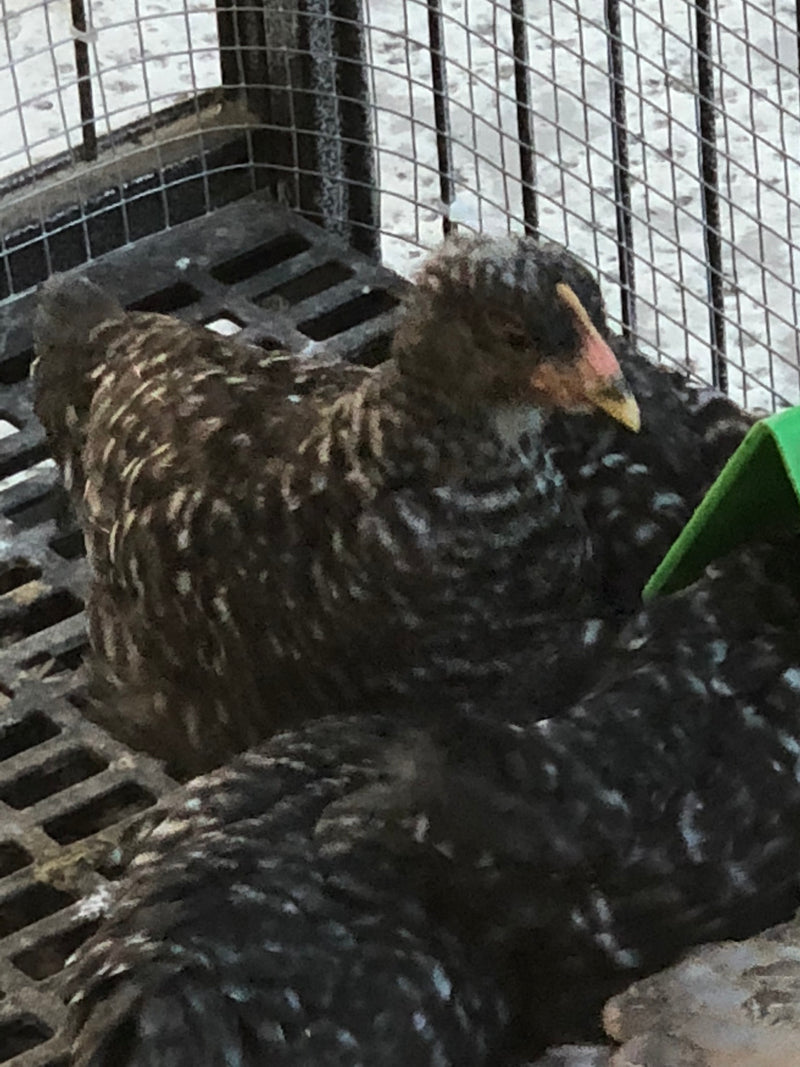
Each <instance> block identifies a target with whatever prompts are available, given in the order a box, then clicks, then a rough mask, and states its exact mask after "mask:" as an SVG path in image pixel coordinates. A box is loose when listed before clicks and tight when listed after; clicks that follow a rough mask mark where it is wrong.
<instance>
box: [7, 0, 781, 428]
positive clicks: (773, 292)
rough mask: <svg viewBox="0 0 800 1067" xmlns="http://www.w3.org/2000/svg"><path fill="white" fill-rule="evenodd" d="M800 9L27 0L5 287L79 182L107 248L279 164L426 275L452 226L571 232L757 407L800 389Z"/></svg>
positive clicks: (647, 0) (284, 185)
mask: <svg viewBox="0 0 800 1067" xmlns="http://www.w3.org/2000/svg"><path fill="white" fill-rule="evenodd" d="M797 20H798V6H797V4H796V3H789V2H784V0H771V2H763V0H762V2H760V3H755V2H751V0H716V2H714V0H696V2H693V0H676V2H674V3H670V4H666V3H665V0H637V2H636V3H635V4H634V3H632V2H630V0H605V2H604V3H603V4H602V5H601V4H599V3H589V2H588V0H553V2H552V3H547V4H540V3H536V2H534V0H402V2H400V0H282V2H276V0H262V2H259V3H252V2H251V3H249V4H245V3H238V2H236V0H225V2H220V3H219V4H217V5H214V4H212V3H210V2H209V0H184V3H182V4H181V3H178V2H176V0H121V2H116V0H92V2H91V3H89V0H70V3H67V2H66V0H48V2H45V3H33V4H32V3H25V2H22V0H4V4H3V33H2V38H0V100H2V101H3V105H2V110H0V144H2V148H0V179H3V180H4V181H5V188H6V192H5V195H3V196H2V199H0V229H2V230H4V231H5V232H6V238H7V239H6V245H5V252H6V255H5V257H4V259H5V261H6V262H5V269H4V272H3V273H4V274H5V275H6V277H5V288H6V290H7V291H8V293H9V294H13V293H15V292H17V291H19V287H20V283H22V284H24V283H25V282H28V284H30V279H28V278H25V277H23V278H21V279H20V280H17V279H16V278H15V277H13V272H11V271H10V270H9V267H8V258H9V256H8V253H9V252H11V251H16V252H17V253H19V251H20V249H21V248H25V247H26V242H27V244H28V245H34V244H36V243H37V241H38V242H40V243H42V245H43V250H44V261H45V262H44V265H45V268H46V269H47V270H49V269H53V267H55V266H58V257H57V256H56V257H55V259H54V257H52V256H49V255H48V250H49V246H50V245H51V244H52V243H54V242H57V239H58V235H59V233H60V229H61V228H62V227H63V226H65V225H66V224H67V220H66V219H64V220H61V224H59V220H58V219H56V221H55V222H54V221H53V220H52V218H51V216H52V211H51V207H52V206H53V205H54V204H55V205H59V183H61V184H62V187H63V188H62V191H64V192H67V187H68V188H69V191H70V193H71V198H68V200H67V203H68V204H69V206H71V208H72V212H73V215H72V216H71V217H70V219H69V224H70V225H72V226H73V227H74V226H75V224H76V220H77V224H79V225H80V227H82V228H83V230H84V231H88V230H89V229H90V227H91V228H92V229H93V233H94V235H95V239H94V240H92V238H91V235H89V234H88V233H87V232H84V238H83V239H84V245H85V258H94V257H95V256H96V255H97V253H98V252H100V253H102V251H104V250H106V244H107V245H109V246H111V245H113V244H114V243H115V242H116V243H129V242H132V241H135V240H136V239H137V238H138V237H139V236H141V235H142V234H143V232H144V231H145V229H146V228H147V226H146V225H145V223H142V222H141V221H140V216H142V215H143V214H144V215H146V214H147V212H146V211H145V210H144V208H145V204H149V203H151V202H152V200H153V198H154V196H158V197H159V198H160V200H161V205H160V215H161V219H160V222H161V224H162V225H163V226H165V227H169V226H173V225H176V224H178V223H179V222H180V221H183V219H184V218H185V217H188V216H189V215H190V214H191V213H193V212H197V211H198V210H201V211H204V212H208V211H211V210H213V208H214V207H216V206H218V205H219V203H221V202H224V200H225V199H226V198H233V197H235V196H241V195H243V194H245V193H247V192H251V191H253V190H254V189H255V188H258V187H259V186H262V185H267V186H268V187H270V188H271V189H272V191H273V193H274V195H275V196H277V197H278V198H280V199H281V200H282V201H284V202H286V203H289V204H291V205H293V206H298V207H300V208H303V207H304V204H305V203H307V201H308V200H309V199H311V200H316V203H315V207H316V209H317V214H318V215H320V217H322V218H323V220H324V223H325V225H326V228H328V229H329V230H331V231H332V232H334V233H337V232H338V233H339V234H340V235H341V236H342V237H343V238H350V239H352V238H353V237H354V236H355V238H356V241H358V240H359V239H361V240H362V241H363V242H366V241H367V240H368V235H367V233H366V231H367V230H374V231H375V234H376V236H377V238H378V239H377V240H376V241H375V242H374V244H375V246H376V247H377V248H378V249H379V251H380V255H381V257H382V259H383V262H384V263H385V264H386V265H387V266H389V267H391V268H393V269H395V270H397V271H399V272H400V273H401V274H404V275H405V274H409V273H410V272H411V271H412V270H413V267H414V264H415V261H416V260H417V259H418V257H419V256H420V255H421V252H422V250H423V249H425V248H427V247H430V246H431V245H434V244H435V243H436V242H437V241H438V240H439V239H440V237H441V234H442V232H443V231H446V230H447V229H448V227H449V225H450V224H451V223H458V224H459V225H462V226H469V227H474V228H478V229H482V230H485V231H489V232H494V231H502V230H505V229H511V230H521V229H528V230H529V231H532V232H536V233H539V234H541V235H542V236H543V237H545V238H548V239H553V240H557V241H561V242H564V243H565V244H567V245H568V246H569V247H570V248H572V249H573V250H574V251H575V252H576V253H577V254H579V255H580V256H582V257H583V258H585V259H586V260H587V261H588V262H589V263H591V264H593V265H594V266H596V267H597V268H598V269H599V271H600V272H601V274H602V276H603V278H604V282H605V288H606V292H607V294H608V300H609V308H610V311H611V314H612V317H613V319H614V321H615V324H616V325H617V326H618V327H619V328H623V329H625V330H626V331H630V332H631V333H632V334H633V335H634V337H635V338H636V340H637V342H638V343H639V344H640V346H641V347H642V349H643V350H644V351H646V352H647V353H648V354H650V355H652V356H653V357H654V358H657V359H667V360H672V361H675V362H678V363H681V364H683V365H685V366H687V367H688V368H689V369H690V370H692V371H693V372H694V373H696V374H697V375H698V376H699V377H701V378H704V379H706V380H709V381H715V382H716V383H717V384H721V385H723V386H725V387H727V388H728V390H729V392H730V393H731V395H732V396H733V397H734V398H735V399H737V400H738V401H740V402H742V403H743V404H744V405H745V406H748V407H751V408H752V407H759V408H774V407H775V406H780V405H782V404H785V403H791V402H796V401H797V400H798V398H800V376H799V375H798V343H797V331H796V327H795V322H796V312H797V270H798V267H797V261H796V260H797V252H796V249H795V241H794V235H795V233H796V231H797V227H798V225H800V222H799V221H798V182H799V181H800V178H798V171H797V154H798V147H797V146H798V144H799V143H800V139H799V138H798V133H800V129H799V128H798V127H799V126H800V106H799V105H798V46H797ZM348 34H349V36H350V38H351V40H350V41H349V43H347V45H346V47H344V46H343V41H344V40H345V39H346V38H347V36H348ZM337 49H338V52H337ZM348 108H349V110H350V112H351V114H350V116H349V118H348V117H347V115H346V114H345V112H346V111H347V110H348ZM359 111H360V112H361V115H362V119H361V121H360V122H354V121H353V115H354V114H355V113H357V112H359ZM232 141H236V142H238V145H237V149H236V151H234V152H231V151H228V152H227V154H226V153H225V152H222V151H220V152H217V153H216V154H215V148H216V147H217V146H220V145H225V144H227V145H228V147H229V148H230V143H231V142H232ZM303 141H312V142H314V146H313V149H312V150H311V151H310V152H308V151H305V150H304V147H303V144H302V143H301V142H303ZM359 150H360V151H359ZM189 155H191V156H193V157H194V166H193V167H192V168H189V169H186V167H184V170H183V171H181V170H180V168H179V167H178V168H176V167H175V166H174V163H175V161H176V160H181V159H182V160H184V162H185V160H186V159H187V158H188V156H189ZM142 164H144V166H142ZM59 167H60V169H59ZM137 167H138V169H140V170H142V171H143V173H141V174H139V175H138V179H139V182H140V183H141V184H140V185H139V187H138V188H134V187H132V185H133V184H135V183H134V182H133V179H135V178H136V177H137V174H136V171H137ZM48 168H49V169H50V170H51V171H52V175H51V177H50V178H49V179H48V178H46V177H45V178H44V179H40V180H39V181H38V182H32V181H31V180H30V179H31V176H32V175H33V174H34V173H37V172H38V173H46V172H47V170H48ZM68 177H69V181H68ZM315 184H316V185H317V186H318V188H317V190H316V191H312V192H311V193H309V192H308V190H309V188H311V187H312V186H313V185H315ZM95 190H97V191H96V192H95ZM373 192H374V193H375V194H376V195H375V196H373ZM101 194H102V195H104V196H105V198H106V199H105V200H102V196H101ZM98 198H99V199H98ZM375 200H377V204H375V203H374V201H375ZM120 201H124V202H125V203H126V205H127V206H126V207H125V209H124V210H122V211H121V212H120V213H119V216H117V214H116V213H115V211H114V210H113V209H115V208H116V207H117V205H118V203H119V202H120ZM188 201H192V203H191V204H187V202H188ZM358 201H360V202H361V207H359V208H358V210H354V203H356V202H358ZM59 206H61V207H64V203H61V204H60V205H59ZM76 213H77V214H76ZM311 214H312V215H313V214H314V212H313V211H312V212H311ZM112 216H113V217H112ZM6 219H8V220H9V222H8V223H7V222H6ZM23 221H24V222H27V223H28V224H29V225H28V230H29V231H30V232H29V233H27V234H25V232H22V233H20V229H19V227H17V226H16V225H15V224H17V223H19V222H23ZM104 222H105V223H107V225H106V227H105V228H106V229H113V228H114V227H115V226H116V228H117V229H118V230H119V233H116V234H107V235H106V236H107V241H106V244H104V243H103V241H102V240H98V239H97V237H96V234H97V231H98V230H99V229H103V228H104V227H103V223H104ZM37 223H38V224H39V232H36V224H37ZM42 228H44V229H45V230H46V231H47V232H46V237H45V239H44V240H42V233H41V231H42ZM23 231H24V228H23ZM362 231H363V232H362ZM9 237H10V238H11V244H9ZM76 255H77V254H76ZM74 258H76V256H75V255H74V256H73V259H74ZM70 265H72V264H70ZM23 273H24V272H23ZM37 280H38V279H37Z"/></svg>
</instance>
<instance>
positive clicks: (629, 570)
mask: <svg viewBox="0 0 800 1067" xmlns="http://www.w3.org/2000/svg"><path fill="white" fill-rule="evenodd" d="M611 344H612V348H613V349H614V351H615V353H616V355H617V357H618V359H619V362H620V366H621V367H622V370H623V373H624V374H625V378H626V380H627V381H628V382H629V384H630V386H631V389H632V391H633V393H634V395H635V396H636V399H637V402H638V404H639V407H640V409H641V416H642V428H641V432H640V433H638V434H630V433H625V432H623V433H620V432H619V431H618V429H617V428H616V427H615V426H614V424H613V423H612V422H611V421H610V420H602V421H601V420H598V419H596V418H595V417H594V416H593V415H585V416H582V417H580V418H571V419H569V420H567V419H563V418H560V417H559V416H558V415H556V416H554V417H553V418H552V419H550V421H549V422H548V425H547V428H546V431H545V440H546V442H547V444H548V446H550V447H551V448H552V449H553V457H554V462H555V463H556V466H557V467H558V469H559V470H560V471H562V473H563V474H564V477H565V478H566V481H567V484H568V486H569V488H570V492H571V494H572V497H573V500H574V502H575V504H576V506H577V507H578V509H579V510H580V511H581V512H582V514H583V515H584V517H585V519H586V522H587V525H588V528H589V532H590V537H591V541H592V545H593V549H594V558H595V563H596V565H597V567H598V569H599V571H600V573H601V587H602V593H601V596H600V598H599V601H598V604H599V606H600V608H601V609H602V613H603V614H604V615H606V616H609V615H612V616H613V615H614V614H616V615H620V616H625V615H628V614H630V613H631V612H633V611H635V610H636V609H637V608H638V606H639V603H640V594H641V591H642V588H643V587H644V585H645V583H646V582H647V580H648V578H649V577H650V576H651V575H652V573H653V571H654V570H655V569H656V567H657V566H658V564H659V563H660V562H661V560H662V559H663V557H664V554H665V553H666V551H667V549H668V548H669V547H670V545H671V544H672V542H673V541H674V540H675V539H676V538H677V536H678V534H679V533H680V532H681V530H682V529H683V527H684V526H685V525H686V523H687V522H688V520H689V519H690V518H691V516H692V513H693V512H694V510H695V508H696V507H697V506H698V504H699V503H700V501H701V500H702V499H703V496H704V495H705V493H706V492H707V490H708V489H709V487H710V486H711V483H712V482H713V481H714V479H715V478H716V477H717V475H718V474H719V473H720V471H721V470H722V468H723V466H724V465H725V463H726V462H727V461H728V459H729V458H730V457H731V455H732V454H733V452H734V451H735V450H736V448H737V447H738V446H739V445H740V444H741V442H742V440H743V439H744V436H745V434H746V433H747V431H748V430H749V428H750V427H751V425H752V424H753V421H754V420H753V418H752V416H750V415H748V414H747V413H746V412H744V411H742V409H741V408H739V407H738V406H737V405H736V404H734V403H733V401H731V400H729V399H728V398H727V397H726V396H723V395H722V394H720V393H719V392H716V391H715V390H713V389H711V388H709V387H706V386H702V385H700V384H699V383H694V382H692V381H691V380H690V379H689V378H688V377H687V376H686V375H685V374H683V373H681V372H680V371H678V370H676V369H674V368H673V369H667V368H666V367H664V366H659V365H657V364H654V363H652V362H651V361H650V360H649V359H646V358H645V357H644V356H642V355H640V354H639V353H638V352H636V350H635V349H634V348H633V347H632V346H631V345H629V344H628V343H627V342H625V341H623V340H622V339H621V338H614V339H612V342H611Z"/></svg>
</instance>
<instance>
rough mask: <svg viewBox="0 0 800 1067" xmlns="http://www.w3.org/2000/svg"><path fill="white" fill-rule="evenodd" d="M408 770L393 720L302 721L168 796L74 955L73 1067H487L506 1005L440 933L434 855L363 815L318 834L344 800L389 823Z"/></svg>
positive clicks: (477, 966) (442, 885)
mask: <svg viewBox="0 0 800 1067" xmlns="http://www.w3.org/2000/svg"><path fill="white" fill-rule="evenodd" d="M425 759H426V755H425V742H424V739H423V738H422V737H421V736H419V737H418V736H417V735H415V733H414V732H413V731H412V730H410V729H409V728H408V727H407V726H405V725H401V724H398V723H397V722H395V723H392V722H390V721H384V722H382V721H381V720H380V719H376V718H374V717H370V716H364V717H359V718H357V719H335V720H333V721H331V720H329V719H322V720H319V721H316V722H311V723H308V724H306V725H305V727H303V728H302V730H301V731H300V732H298V733H295V734H283V735H279V736H278V737H276V738H274V739H273V740H272V741H271V742H270V743H268V744H267V745H266V746H264V747H263V748H262V749H261V750H259V751H256V752H252V753H248V754H246V755H244V756H242V757H239V758H238V759H237V760H236V761H235V762H234V763H233V764H232V765H231V766H230V767H229V768H222V769H220V770H219V771H217V772H214V773H212V774H211V775H208V776H207V777H206V778H201V779H197V780H196V781H195V782H193V783H192V784H191V785H190V786H188V787H187V791H186V792H185V793H184V796H183V799H182V802H181V803H180V804H179V805H176V807H175V809H174V810H173V811H172V813H171V816H170V818H169V820H168V821H167V822H165V823H162V824H161V826H159V827H158V828H157V829H156V831H155V832H154V833H153V834H152V835H151V837H150V838H149V840H148V841H147V842H146V843H145V851H144V852H143V853H142V854H141V855H140V856H139V857H138V859H137V860H136V861H135V862H134V866H133V869H132V870H131V872H130V873H129V875H128V878H127V881H126V882H125V883H124V885H123V892H122V895H121V897H120V899H119V900H118V902H117V903H116V904H115V905H114V907H113V911H112V914H111V916H110V917H109V919H107V921H106V922H105V923H104V924H103V925H102V926H101V928H100V930H99V931H98V933H97V934H96V935H95V936H94V937H93V938H92V940H91V941H90V942H88V943H87V944H86V945H85V946H84V947H83V948H82V949H81V951H80V953H79V957H80V963H79V964H78V967H77V970H76V972H75V973H74V975H73V977H72V980H71V986H72V990H73V992H74V999H73V1003H72V1008H71V1020H70V1022H71V1030H72V1035H73V1037H74V1047H73V1052H72V1058H71V1060H70V1063H71V1064H72V1065H73V1067H201V1065H202V1067H231V1065H234V1064H235V1065H236V1067H264V1065H266V1064H270V1065H274V1067H312V1065H313V1067H334V1065H336V1067H356V1065H359V1067H368V1065H369V1067H373V1065H374V1067H378V1065H380V1067H407V1065H414V1067H479V1065H482V1064H486V1063H487V1062H490V1060H491V1056H492V1053H493V1052H495V1051H496V1050H497V1049H498V1048H499V1047H500V1046H501V1043H502V1041H503V1039H504V1033H505V1029H506V1026H507V1023H508V1006H507V1004H506V1002H505V999H504V996H503V994H502V992H501V989H500V983H499V981H498V976H497V974H496V973H495V971H494V961H493V960H492V959H491V958H490V957H489V956H487V955H486V954H484V953H483V952H482V951H478V950H476V948H475V947H473V946H471V945H470V944H469V943H468V942H467V941H466V940H465V939H463V938H461V937H459V936H457V935H456V934H455V933H454V932H453V930H452V929H450V928H449V927H448V924H447V922H444V921H442V916H443V915H445V916H446V914H447V909H448V908H449V903H450V902H449V900H448V893H447V885H448V882H449V880H450V879H451V877H452V872H451V871H450V869H449V868H450V867H451V864H450V863H449V861H448V859H447V857H446V856H445V855H443V854H442V853H441V852H439V851H438V850H437V849H435V848H432V847H430V846H428V845H426V844H424V843H420V844H416V843H415V842H414V840H413V835H410V834H409V833H407V832H406V831H405V830H404V829H402V828H400V827H398V828H397V829H395V830H393V829H392V828H391V827H390V826H389V825H388V821H387V820H385V819H384V820H383V822H382V828H381V829H379V823H381V820H382V817H381V816H380V815H379V814H375V815H374V816H371V817H369V826H368V830H367V828H365V827H360V826H359V825H358V819H357V817H354V818H353V819H345V820H341V821H337V820H335V819H333V820H331V821H330V825H329V826H328V827H327V829H326V830H325V831H324V832H323V830H322V828H321V821H322V820H324V817H325V812H326V810H328V809H330V807H331V805H335V804H336V803H337V802H340V801H342V800H346V798H347V797H348V796H350V795H352V794H354V793H355V794H356V795H358V796H360V797H363V796H365V795H366V793H368V794H369V795H370V796H372V797H375V798H378V797H380V798H383V797H384V796H386V795H391V796H392V803H391V805H390V807H391V809H392V815H391V817H392V818H393V817H394V816H395V814H396V813H397V812H398V805H403V804H405V803H406V797H405V783H406V782H407V781H409V782H413V779H414V775H415V773H416V765H417V762H418V761H419V760H422V761H423V762H424V761H425ZM362 791H366V793H362ZM408 799H409V800H410V798H408ZM410 807H411V808H413V804H411V805H410Z"/></svg>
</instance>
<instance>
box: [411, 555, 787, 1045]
mask: <svg viewBox="0 0 800 1067" xmlns="http://www.w3.org/2000/svg"><path fill="white" fill-rule="evenodd" d="M797 551H798V544H797V542H796V541H795V542H793V543H791V544H789V545H784V546H776V547H772V546H770V547H766V548H764V549H758V550H756V549H753V550H748V551H747V552H743V553H741V554H739V555H737V556H733V557H730V558H729V559H727V560H725V561H723V563H722V564H720V565H719V566H718V567H717V568H716V569H715V572H714V573H710V574H709V575H707V576H706V577H705V578H704V579H703V580H701V581H700V582H699V583H697V584H696V585H695V586H693V587H691V588H690V589H687V590H685V591H684V592H682V593H680V594H676V595H674V596H672V597H669V598H665V599H664V600H658V601H655V602H654V603H652V604H651V605H649V606H648V607H647V608H646V609H642V610H641V612H640V613H639V614H638V616H637V617H636V618H635V619H634V620H633V621H632V622H631V623H630V624H629V626H627V627H626V628H625V629H624V630H623V632H622V634H621V635H620V636H619V638H618V640H617V643H616V645H615V646H614V647H613V648H612V650H611V652H610V653H609V654H607V655H606V657H605V668H604V671H603V673H602V675H601V678H600V680H599V681H598V682H597V683H596V685H595V686H594V687H593V688H592V689H591V690H590V691H588V692H587V693H586V694H584V695H583V696H582V698H581V699H580V700H579V701H577V702H576V703H575V704H574V705H573V706H572V707H571V708H569V709H567V710H565V711H564V712H563V713H562V714H561V715H559V716H557V717H555V718H552V719H548V720H545V721H540V722H536V721H534V720H535V718H536V709H535V708H530V707H526V704H525V701H524V699H523V698H522V696H521V694H522V693H523V692H524V680H522V679H521V680H520V681H519V686H518V691H517V700H516V702H515V703H512V702H510V701H505V702H503V703H502V704H500V705H499V706H492V705H476V706H475V707H474V708H473V709H472V710H467V709H464V710H463V712H462V714H461V716H460V717H459V720H458V725H457V728H456V727H454V728H453V729H451V731H450V732H449V733H448V735H447V736H446V737H444V735H442V737H443V741H442V746H441V747H442V751H443V752H444V753H446V758H445V761H444V767H443V768H442V769H441V770H440V779H441V780H442V781H443V782H444V783H445V789H446V790H447V792H446V794H445V796H446V800H445V802H443V803H442V804H441V806H440V807H439V809H438V814H437V815H435V816H431V819H430V832H431V834H432V835H434V836H435V837H438V838H439V839H441V838H442V837H443V836H450V837H451V838H454V839H456V841H457V842H458V841H459V840H460V844H457V845H456V851H455V855H456V857H457V858H458V855H459V851H458V850H459V848H463V849H466V851H467V852H468V853H473V854H477V853H478V852H480V853H481V854H482V860H483V865H482V867H480V868H479V869H478V868H476V870H477V872H478V873H477V882H478V884H477V885H476V884H475V881H474V880H472V879H470V878H465V880H464V885H465V888H466V889H467V891H469V892H471V893H472V894H473V896H474V899H481V898H482V895H483V899H484V901H487V900H488V901H489V902H490V903H485V904H484V906H485V908H486V912H487V914H491V915H492V916H493V921H494V930H493V932H490V933H487V935H486V942H487V943H490V944H493V945H495V947H496V946H497V945H498V944H505V945H506V946H507V948H508V950H509V951H510V952H511V953H512V954H513V956H514V957H515V958H516V959H517V960H518V961H519V963H520V966H521V968H522V973H523V974H524V975H527V981H528V990H527V994H528V996H529V998H530V999H529V1009H528V1011H527V1012H526V1011H525V1010H524V1008H523V1010H522V1015H521V1017H522V1018H528V1019H530V1020H533V1026H532V1040H533V1041H534V1043H536V1042H537V1041H539V1042H542V1043H545V1044H546V1043H547V1041H548V1040H552V1039H553V1038H554V1036H555V1037H557V1039H558V1040H567V1039H569V1038H570V1037H575V1038H579V1037H581V1038H585V1037H587V1036H590V1035H587V1033H586V1029H585V1027H584V1029H583V1032H581V1028H580V1026H579V1025H578V1026H577V1027H576V1021H577V1020H581V1019H584V1020H585V1019H586V1018H592V1017H593V1018H595V1019H597V1020H598V1023H599V1011H600V1007H601V1005H602V1003H603V1001H604V1000H605V998H606V997H607V996H608V995H610V994H611V993H613V992H615V991H617V990H619V989H621V988H622V987H624V985H625V984H627V983H628V982H629V981H631V980H632V979H633V978H635V977H637V976H639V975H642V974H646V973H651V972H652V971H654V970H657V969H658V968H659V967H661V966H663V965H665V964H667V963H669V962H672V961H674V960H675V959H676V958H677V956H678V954H679V953H680V952H681V951H682V950H683V949H684V948H686V947H687V946H689V945H692V944H697V943H700V942H702V941H707V940H715V939H720V938H726V937H745V936H749V935H750V934H752V933H755V932H756V931H757V930H760V929H763V928H765V927H767V926H769V925H772V924H774V923H775V922H779V921H782V920H784V919H786V918H788V917H790V916H791V915H792V914H793V912H794V911H795V910H796V908H797V906H798V903H800V878H799V876H800V870H799V869H798V862H797V856H798V849H799V848H800V640H798V635H797V617H798V609H800V588H799V587H798V581H797V576H796V560H797ZM520 671H521V672H523V671H524V662H523V663H522V664H521V666H520ZM467 866H468V865H467ZM543 964H545V965H544V966H543ZM542 1004H544V1005H546V1011H541V1012H540V1011H539V1008H540V1007H541V1005H542ZM576 1029H577V1032H576Z"/></svg>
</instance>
